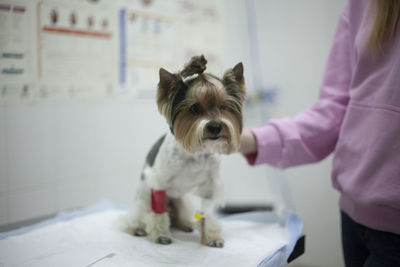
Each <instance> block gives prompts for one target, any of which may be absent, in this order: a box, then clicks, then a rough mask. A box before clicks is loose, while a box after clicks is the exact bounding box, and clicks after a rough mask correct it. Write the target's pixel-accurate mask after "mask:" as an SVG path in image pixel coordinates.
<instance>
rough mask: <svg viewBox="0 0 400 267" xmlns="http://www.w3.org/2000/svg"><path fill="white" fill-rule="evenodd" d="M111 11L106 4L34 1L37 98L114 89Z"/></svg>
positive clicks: (110, 92)
mask: <svg viewBox="0 0 400 267" xmlns="http://www.w3.org/2000/svg"><path fill="white" fill-rule="evenodd" d="M113 11H114V9H113V7H112V6H109V5H100V4H99V5H92V4H87V3H79V4H78V3H75V4H74V3H70V2H69V1H64V2H63V3H58V4H57V5H55V4H54V3H53V1H41V2H38V4H37V16H38V17H37V26H38V29H37V31H38V32H37V71H38V79H39V82H40V86H39V92H38V97H39V98H42V99H46V98H50V99H52V98H62V99H68V98H74V97H78V98H97V97H106V96H108V95H113V94H114V93H115V90H116V88H115V85H114V81H115V78H116V74H117V71H116V69H115V67H114V68H113V66H114V65H115V63H116V61H115V52H114V51H115V49H116V44H115V43H116V32H115V30H114V29H115V25H116V18H115V16H114V15H113Z"/></svg>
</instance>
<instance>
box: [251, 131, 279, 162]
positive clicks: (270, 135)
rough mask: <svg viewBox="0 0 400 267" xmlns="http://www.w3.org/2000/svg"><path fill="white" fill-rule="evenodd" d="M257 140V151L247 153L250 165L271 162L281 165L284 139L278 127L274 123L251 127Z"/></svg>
mask: <svg viewBox="0 0 400 267" xmlns="http://www.w3.org/2000/svg"><path fill="white" fill-rule="evenodd" d="M250 130H251V132H252V133H253V134H254V136H255V138H256V140H257V152H256V153H251V154H245V155H244V157H245V158H246V159H247V162H248V163H249V164H250V165H259V164H263V163H265V164H269V165H273V166H276V167H279V162H280V160H281V157H282V141H281V137H280V135H279V131H278V129H277V128H276V127H275V126H274V125H273V124H267V125H266V126H264V127H260V128H252V129H250Z"/></svg>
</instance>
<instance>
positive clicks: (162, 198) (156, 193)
mask: <svg viewBox="0 0 400 267" xmlns="http://www.w3.org/2000/svg"><path fill="white" fill-rule="evenodd" d="M166 207H167V195H166V194H165V190H153V189H151V209H152V210H153V211H154V213H164V212H165V210H166Z"/></svg>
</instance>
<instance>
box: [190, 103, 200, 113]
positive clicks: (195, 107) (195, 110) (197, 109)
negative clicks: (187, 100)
mask: <svg viewBox="0 0 400 267" xmlns="http://www.w3.org/2000/svg"><path fill="white" fill-rule="evenodd" d="M189 111H190V112H191V113H192V114H194V115H199V114H200V113H201V107H200V105H199V104H194V105H192V106H190V108H189Z"/></svg>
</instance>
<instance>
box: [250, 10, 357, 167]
mask: <svg viewBox="0 0 400 267" xmlns="http://www.w3.org/2000/svg"><path fill="white" fill-rule="evenodd" d="M346 9H347V8H346ZM346 9H345V11H344V12H343V13H342V15H341V17H340V20H339V23H338V25H337V29H336V33H335V36H334V39H333V45H332V47H331V51H330V54H329V58H328V62H327V65H326V69H325V74H324V77H323V81H322V85H321V89H320V96H319V99H318V100H317V102H316V103H315V104H314V105H313V106H312V107H311V108H309V109H308V110H306V111H304V112H302V113H300V114H299V115H297V116H296V117H294V118H285V119H280V120H272V121H270V122H268V124H267V125H265V126H263V127H260V128H253V129H251V131H252V132H253V134H254V135H255V137H256V140H257V147H258V152H257V153H255V154H248V155H244V156H245V157H246V159H247V161H248V162H249V164H251V165H258V164H262V163H266V164H269V165H272V166H275V167H278V168H286V167H290V166H296V165H300V164H305V163H311V162H316V161H319V160H322V159H323V158H325V157H326V156H328V155H329V154H330V153H331V152H332V151H333V149H334V147H335V144H336V141H337V139H338V135H339V131H340V126H341V124H342V121H343V117H344V114H345V111H346V107H347V104H348V101H349V93H348V92H349V86H350V80H351V45H350V30H349V23H348V18H347V16H346V14H345V12H346Z"/></svg>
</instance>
